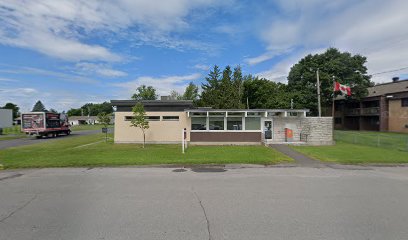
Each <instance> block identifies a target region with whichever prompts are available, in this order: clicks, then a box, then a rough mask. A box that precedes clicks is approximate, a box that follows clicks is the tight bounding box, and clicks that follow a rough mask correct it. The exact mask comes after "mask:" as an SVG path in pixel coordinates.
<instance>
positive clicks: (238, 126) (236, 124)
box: [227, 117, 242, 130]
mask: <svg viewBox="0 0 408 240" xmlns="http://www.w3.org/2000/svg"><path fill="white" fill-rule="evenodd" d="M227 130H242V117H227Z"/></svg>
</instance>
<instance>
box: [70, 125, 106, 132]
mask: <svg viewBox="0 0 408 240" xmlns="http://www.w3.org/2000/svg"><path fill="white" fill-rule="evenodd" d="M103 127H104V126H103V125H101V124H95V125H91V124H84V125H75V126H71V131H86V130H101V129H102V128H103ZM108 128H113V125H109V126H108ZM101 131H102V130H101Z"/></svg>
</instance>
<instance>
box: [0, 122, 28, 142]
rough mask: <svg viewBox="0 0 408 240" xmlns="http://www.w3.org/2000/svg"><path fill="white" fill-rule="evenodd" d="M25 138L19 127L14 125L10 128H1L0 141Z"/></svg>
mask: <svg viewBox="0 0 408 240" xmlns="http://www.w3.org/2000/svg"><path fill="white" fill-rule="evenodd" d="M25 136H26V135H25V133H23V132H21V127H20V125H14V126H12V127H8V128H3V135H0V141H2V140H11V139H17V138H24V137H25Z"/></svg>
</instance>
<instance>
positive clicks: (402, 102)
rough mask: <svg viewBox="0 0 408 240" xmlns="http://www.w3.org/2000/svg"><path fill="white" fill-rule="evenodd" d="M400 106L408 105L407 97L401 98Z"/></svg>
mask: <svg viewBox="0 0 408 240" xmlns="http://www.w3.org/2000/svg"><path fill="white" fill-rule="evenodd" d="M401 107H408V98H401Z"/></svg>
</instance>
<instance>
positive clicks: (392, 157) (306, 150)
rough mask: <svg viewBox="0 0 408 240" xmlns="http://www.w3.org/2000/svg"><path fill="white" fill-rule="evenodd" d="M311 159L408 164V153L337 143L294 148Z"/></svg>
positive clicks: (345, 162) (346, 162)
mask: <svg viewBox="0 0 408 240" xmlns="http://www.w3.org/2000/svg"><path fill="white" fill-rule="evenodd" d="M292 148H293V149H295V150H296V151H298V152H301V153H303V154H305V155H307V156H309V157H312V158H315V159H318V160H321V161H327V162H336V163H341V164H376V163H377V164H395V163H408V152H404V151H399V150H394V149H383V148H377V147H371V146H363V145H355V144H350V143H344V142H337V143H336V145H333V146H293V147H292Z"/></svg>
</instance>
